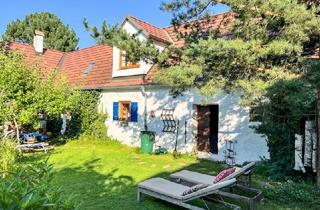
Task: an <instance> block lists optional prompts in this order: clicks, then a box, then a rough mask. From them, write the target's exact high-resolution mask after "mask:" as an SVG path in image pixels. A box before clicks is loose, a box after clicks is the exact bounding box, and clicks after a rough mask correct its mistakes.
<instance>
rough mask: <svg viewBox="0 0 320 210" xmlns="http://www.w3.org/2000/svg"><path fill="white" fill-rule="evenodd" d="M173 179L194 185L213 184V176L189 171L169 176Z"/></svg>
mask: <svg viewBox="0 0 320 210" xmlns="http://www.w3.org/2000/svg"><path fill="white" fill-rule="evenodd" d="M170 177H172V178H174V179H182V180H185V181H187V182H191V183H195V184H213V179H214V178H215V177H214V176H210V175H208V174H202V173H198V172H194V171H189V170H182V171H179V172H176V173H173V174H171V175H170Z"/></svg>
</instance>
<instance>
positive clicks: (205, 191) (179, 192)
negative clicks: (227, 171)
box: [137, 178, 240, 210]
mask: <svg viewBox="0 0 320 210" xmlns="http://www.w3.org/2000/svg"><path fill="white" fill-rule="evenodd" d="M235 183H236V179H231V180H227V181H223V182H219V183H217V184H213V185H209V186H207V187H205V188H202V189H200V190H198V191H195V192H191V193H190V194H187V195H183V193H184V192H185V191H187V190H189V189H190V188H191V187H188V186H185V185H181V184H178V183H175V182H171V181H168V180H166V179H163V178H152V179H148V180H146V181H144V182H142V183H140V184H139V185H138V194H137V200H138V202H140V201H141V195H142V194H146V195H149V196H152V197H154V198H158V199H161V200H164V201H166V202H170V203H173V204H175V205H178V206H181V207H184V208H186V209H193V210H203V208H200V207H198V206H195V205H192V204H189V203H188V202H189V201H192V200H195V199H198V198H200V199H202V200H203V201H204V203H205V205H206V207H207V208H208V206H207V204H206V202H205V200H211V201H215V202H219V203H223V204H224V205H226V206H228V207H231V208H232V209H234V210H240V207H239V206H236V205H233V204H230V203H226V202H224V201H220V200H214V199H212V198H208V197H207V196H208V195H212V194H217V193H218V191H219V189H222V188H224V187H230V186H231V185H233V184H235Z"/></svg>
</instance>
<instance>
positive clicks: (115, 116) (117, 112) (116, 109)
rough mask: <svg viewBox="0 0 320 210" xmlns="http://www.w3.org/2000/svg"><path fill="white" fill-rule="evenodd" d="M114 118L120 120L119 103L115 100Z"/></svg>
mask: <svg viewBox="0 0 320 210" xmlns="http://www.w3.org/2000/svg"><path fill="white" fill-rule="evenodd" d="M113 120H119V103H118V102H113Z"/></svg>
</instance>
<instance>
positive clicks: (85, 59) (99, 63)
mask: <svg viewBox="0 0 320 210" xmlns="http://www.w3.org/2000/svg"><path fill="white" fill-rule="evenodd" d="M112 55H113V54H112V47H110V46H107V45H95V46H92V47H89V48H85V49H81V50H77V51H73V52H69V53H67V54H66V56H65V58H64V61H63V64H62V66H61V68H60V72H61V73H63V74H64V75H65V76H66V77H67V78H68V81H69V83H70V84H71V85H74V86H78V87H81V88H86V89H95V88H98V87H102V86H104V85H106V84H108V83H110V82H111V80H112ZM91 64H93V68H92V69H91V71H90V72H88V73H87V74H84V71H85V69H86V68H88V67H89V65H91Z"/></svg>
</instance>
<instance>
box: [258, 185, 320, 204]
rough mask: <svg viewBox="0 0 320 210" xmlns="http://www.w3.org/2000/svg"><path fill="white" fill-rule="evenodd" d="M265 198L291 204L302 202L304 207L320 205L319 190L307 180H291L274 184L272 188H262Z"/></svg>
mask: <svg viewBox="0 0 320 210" xmlns="http://www.w3.org/2000/svg"><path fill="white" fill-rule="evenodd" d="M264 193H265V196H266V198H267V199H270V200H272V201H274V202H279V203H285V204H292V203H294V204H295V205H296V206H298V205H302V204H304V205H305V207H307V206H308V207H312V209H318V208H319V207H320V199H319V196H320V192H319V190H317V189H316V187H315V186H314V185H313V184H311V183H308V182H301V181H299V182H293V181H287V182H285V183H278V184H275V186H274V188H269V189H265V190H264Z"/></svg>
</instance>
